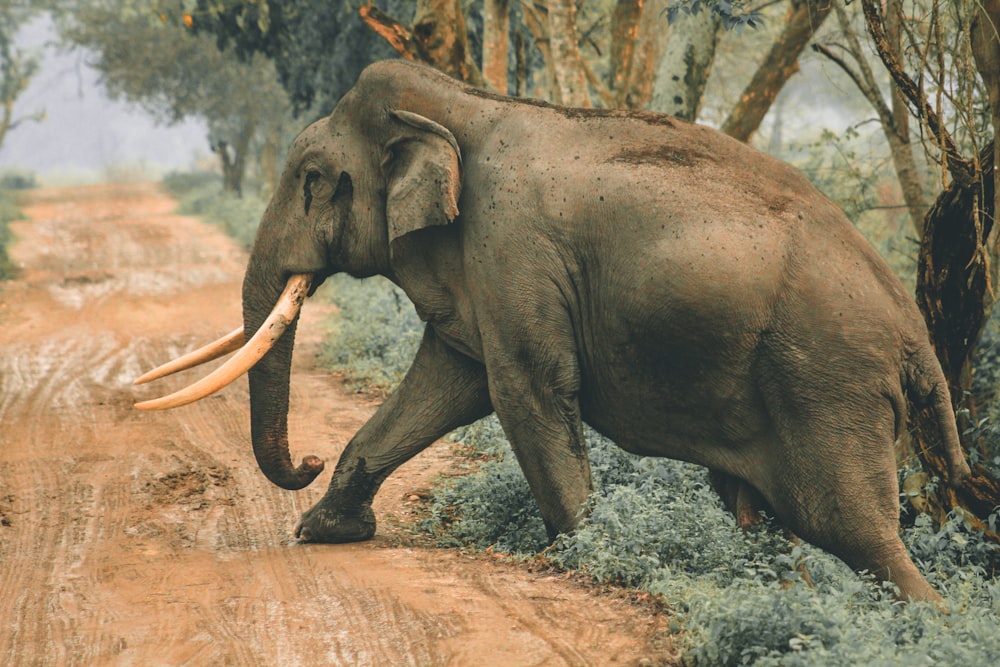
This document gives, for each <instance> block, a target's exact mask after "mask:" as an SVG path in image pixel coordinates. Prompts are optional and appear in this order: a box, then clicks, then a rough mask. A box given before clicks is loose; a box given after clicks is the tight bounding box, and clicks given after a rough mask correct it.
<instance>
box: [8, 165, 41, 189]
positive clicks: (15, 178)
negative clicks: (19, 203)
mask: <svg viewBox="0 0 1000 667" xmlns="http://www.w3.org/2000/svg"><path fill="white" fill-rule="evenodd" d="M36 187H38V181H37V180H36V179H35V174H34V173H33V172H30V171H23V170H20V169H7V170H4V171H3V172H2V173H0V190H31V189H32V188H36Z"/></svg>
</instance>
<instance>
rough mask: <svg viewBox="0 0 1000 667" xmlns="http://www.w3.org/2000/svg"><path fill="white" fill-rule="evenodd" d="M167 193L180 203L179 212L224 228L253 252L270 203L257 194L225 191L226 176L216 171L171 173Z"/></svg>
mask: <svg viewBox="0 0 1000 667" xmlns="http://www.w3.org/2000/svg"><path fill="white" fill-rule="evenodd" d="M163 186H164V187H165V188H166V190H167V192H169V193H170V194H171V196H173V197H174V198H175V199H177V201H178V212H179V213H181V214H183V215H193V216H198V217H200V218H203V219H205V220H206V221H207V222H209V223H211V224H214V225H216V226H218V227H220V228H221V229H222V230H223V231H224V232H226V234H228V235H230V236H231V237H233V238H234V239H236V241H237V242H238V243H239V244H240V245H242V246H243V247H244V248H245V249H247V250H249V249H250V247H251V246H252V245H253V240H254V237H255V236H256V234H257V226H258V224H260V217H261V214H262V213H263V211H264V209H265V208H266V206H267V202H265V201H264V200H262V199H261V198H260V197H258V196H256V195H251V194H247V195H244V196H242V197H238V196H236V195H234V194H230V193H227V192H224V191H223V189H222V177H221V176H219V175H218V174H215V173H212V172H193V173H192V172H184V173H172V174H168V175H167V176H165V177H164V179H163Z"/></svg>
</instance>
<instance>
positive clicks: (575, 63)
mask: <svg viewBox="0 0 1000 667" xmlns="http://www.w3.org/2000/svg"><path fill="white" fill-rule="evenodd" d="M546 5H547V7H548V10H549V41H550V49H551V52H552V66H553V70H554V72H555V81H554V82H553V83H554V85H553V87H552V92H553V94H554V97H555V100H554V101H555V102H556V103H557V104H564V105H566V106H570V107H589V106H592V105H591V102H590V90H589V87H588V85H587V73H586V71H585V68H584V64H583V58H582V56H581V55H580V35H579V31H578V30H577V27H576V1H575V0H547V2H546Z"/></svg>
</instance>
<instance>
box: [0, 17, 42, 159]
mask: <svg viewBox="0 0 1000 667" xmlns="http://www.w3.org/2000/svg"><path fill="white" fill-rule="evenodd" d="M37 11H38V10H37V9H36V8H31V7H25V6H19V5H18V4H16V3H10V2H4V3H0V146H3V141H4V138H5V137H6V136H7V133H8V132H9V131H11V130H13V129H14V128H16V127H17V126H18V125H20V124H21V123H23V122H27V121H40V120H42V119H43V118H44V117H45V114H44V113H43V112H40V111H39V112H35V113H33V114H31V115H29V116H26V117H23V118H17V117H15V115H14V104H15V102H16V101H17V98H19V97H20V96H21V94H22V93H24V91H25V90H27V88H28V84H29V83H30V82H31V78H32V77H33V76H34V75H35V73H36V72H37V71H38V67H39V60H38V58H37V57H36V56H34V55H32V54H29V53H25V52H24V51H23V50H21V49H18V48H16V47H15V46H14V39H15V37H16V35H17V32H18V30H19V29H20V27H21V25H23V24H24V23H25V22H27V21H28V19H30V18H31V17H32V15H33V14H34V13H35V12H37Z"/></svg>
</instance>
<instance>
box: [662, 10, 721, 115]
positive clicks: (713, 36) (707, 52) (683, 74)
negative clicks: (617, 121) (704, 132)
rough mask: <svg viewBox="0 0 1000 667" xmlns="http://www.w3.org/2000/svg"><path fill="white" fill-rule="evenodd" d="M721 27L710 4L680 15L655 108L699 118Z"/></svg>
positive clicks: (664, 60)
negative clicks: (699, 9)
mask: <svg viewBox="0 0 1000 667" xmlns="http://www.w3.org/2000/svg"><path fill="white" fill-rule="evenodd" d="M721 26H722V22H721V21H720V20H719V18H718V17H717V16H716V15H715V13H714V12H712V11H711V10H710V9H708V8H707V7H703V8H702V9H701V11H698V12H695V13H691V14H687V13H684V12H681V13H680V14H679V15H678V18H677V20H676V21H675V22H674V23H673V24H671V26H670V34H669V36H668V38H667V44H666V48H665V49H664V51H663V53H662V54H661V55H660V61H659V63H658V66H657V70H656V82H655V83H654V85H653V99H652V100H651V101H650V104H649V108H650V109H651V110H653V111H660V112H664V113H668V114H671V115H673V116H677V117H678V118H683V119H685V120H691V121H693V120H697V118H698V110H699V108H700V107H701V96H702V93H703V92H704V91H705V82H706V81H708V74H709V72H710V71H711V69H712V63H713V62H714V61H715V48H716V46H717V44H718V41H719V29H720V27H721Z"/></svg>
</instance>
